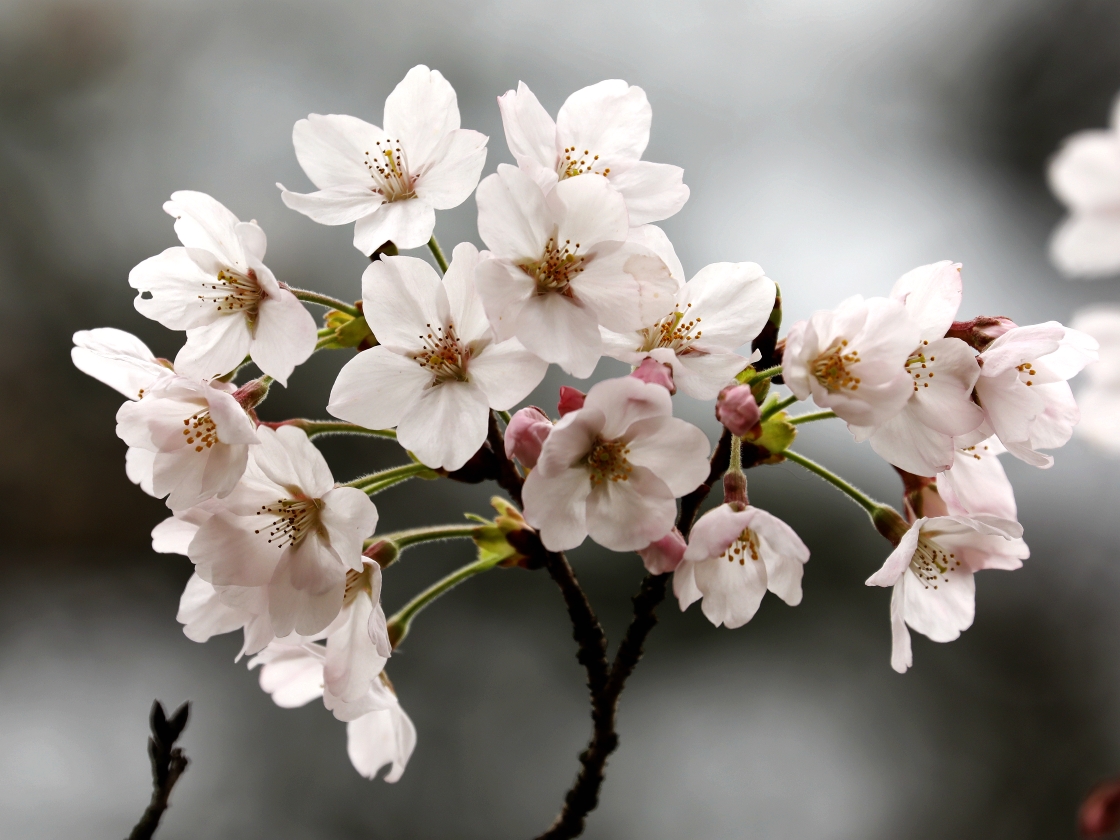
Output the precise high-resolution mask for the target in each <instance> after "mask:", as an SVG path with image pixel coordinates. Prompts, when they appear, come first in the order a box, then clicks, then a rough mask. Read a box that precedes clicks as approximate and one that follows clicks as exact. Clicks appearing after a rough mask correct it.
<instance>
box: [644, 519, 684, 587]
mask: <svg viewBox="0 0 1120 840" xmlns="http://www.w3.org/2000/svg"><path fill="white" fill-rule="evenodd" d="M687 548H688V545H687V543H685V541H684V537H683V536H682V535H681V532H680V531H678V530H677V529H676V528H674V529H673V530H672V531H670V532H669V533H668V534H666V535H665V536H663V537H662V538H661V539H659V540H657V541H656V542H651V543H650V544H649V545H647V546H646V547H645V548H643V549H642V550H641V551H639V552H638V556H639V557H641V558H642V562H643V563H644V564H645V566H646V571H647V572H649V573H650V574H651V575H663V574H665V573H666V572H671V571H673V570H675V569H676V568H677V566H679V565H680V564H681V560H682V559H683V558H684V552H685V549H687Z"/></svg>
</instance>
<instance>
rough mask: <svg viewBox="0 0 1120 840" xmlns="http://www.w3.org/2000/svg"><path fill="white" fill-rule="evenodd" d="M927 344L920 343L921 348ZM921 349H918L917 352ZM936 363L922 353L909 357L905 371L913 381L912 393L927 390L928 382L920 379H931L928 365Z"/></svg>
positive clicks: (934, 357) (935, 359)
mask: <svg viewBox="0 0 1120 840" xmlns="http://www.w3.org/2000/svg"><path fill="white" fill-rule="evenodd" d="M927 344H929V342H928V341H923V342H922V348H924V347H925V346H926V345H927ZM922 348H919V351H920V350H921V349H922ZM936 361H937V357H936V356H926V354H925V353H924V352H918V353H917V354H916V355H914V356H911V357H910V358H909V359H907V360H906V371H907V372H908V373H909V374H910V376H911V378H912V379H913V380H914V391H915V392H917V390H918V389H919V388H928V387H929V382H928V381H927V382H923V381H922V377H923V376H924V377H925V378H926V379H927V380H929V379H933V371H932V370H929V369H928V367H929V365H930V364H932V363H933V362H936ZM856 381H857V382H858V381H859V380H856Z"/></svg>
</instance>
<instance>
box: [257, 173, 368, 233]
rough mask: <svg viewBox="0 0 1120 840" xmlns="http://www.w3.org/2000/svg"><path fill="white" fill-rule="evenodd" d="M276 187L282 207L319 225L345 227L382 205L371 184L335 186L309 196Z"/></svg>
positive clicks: (279, 185)
mask: <svg viewBox="0 0 1120 840" xmlns="http://www.w3.org/2000/svg"><path fill="white" fill-rule="evenodd" d="M276 186H278V187H280V190H281V192H280V199H281V200H282V201H283V202H284V204H285V205H286V206H288V207H289V208H291V209H292V210H295V211H296V212H297V213H302V214H303V215H305V216H307V217H308V218H309V219H311V220H312V221H315V222H318V223H319V224H321V225H345V224H349V223H350V222H356V221H357V220H358V219H361V218H364V217H366V216H368V215H370V214H371V213H373V212H374V211H375V210H377V208H378V207H380V206H381V205H382V204H384V203H385V199H384V197H382V195H381V194H380V193H376V192H374V191H373V189H372V184H366V183H357V184H339V185H338V186H336V187H327V188H326V189H323V190H319V191H317V192H313V193H297V192H292V191H291V190H288V189H286V188H285V187H284V186H283V184H277V185H276Z"/></svg>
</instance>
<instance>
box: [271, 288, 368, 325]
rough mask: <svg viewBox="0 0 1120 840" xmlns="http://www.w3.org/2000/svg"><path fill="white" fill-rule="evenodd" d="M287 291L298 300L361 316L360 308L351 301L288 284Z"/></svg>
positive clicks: (356, 316)
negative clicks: (347, 301)
mask: <svg viewBox="0 0 1120 840" xmlns="http://www.w3.org/2000/svg"><path fill="white" fill-rule="evenodd" d="M288 291H290V292H291V293H292V294H293V295H295V296H296V297H297V298H298V299H299V300H302V301H303V302H304V303H316V304H318V305H319V306H325V307H327V308H328V309H337V310H338V311H339V312H345V313H346V314H347V315H352V316H354V317H355V318H358V317H361V314H362V312H361V310H360V309H358V307H356V306H354V304H352V303H346V301H343V300H339V299H338V298H333V297H331V296H330V295H324V294H322V293H320V292H312V291H310V290H308V289H296V288H294V287H292V286H288Z"/></svg>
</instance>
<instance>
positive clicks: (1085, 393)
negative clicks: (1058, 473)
mask: <svg viewBox="0 0 1120 840" xmlns="http://www.w3.org/2000/svg"><path fill="white" fill-rule="evenodd" d="M1072 326H1073V328H1074V329H1076V330H1079V331H1081V332H1083V333H1085V334H1086V335H1090V336H1092V337H1093V338H1095V339H1096V340H1097V343H1098V344H1099V345H1100V351H1099V352H1100V360H1099V361H1097V362H1093V363H1092V364H1090V365H1088V366H1087V367H1086V368H1085V377H1084V378H1085V380H1086V382H1085V383H1084V385H1083V386H1082V387H1081V389H1080V390H1079V391H1078V394H1077V407H1078V408H1079V409H1081V422H1080V423H1079V424H1078V425H1077V433H1078V435H1080V436H1081V437H1082V438H1083V439H1084V440H1085V441H1087V442H1088V443H1090V444H1091V445H1093V446H1095V447H1097V448H1098V449H1100V450H1101V451H1103V452H1106V453H1108V454H1109V455H1120V308H1117V307H1115V306H1107V305H1101V306H1095V307H1093V308H1091V309H1086V310H1083V311H1081V312H1079V313H1077V315H1076V317H1075V318H1074V320H1073V325H1072Z"/></svg>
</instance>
